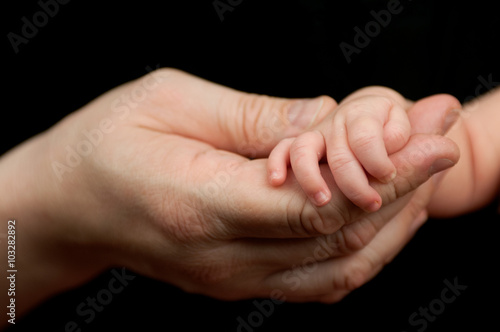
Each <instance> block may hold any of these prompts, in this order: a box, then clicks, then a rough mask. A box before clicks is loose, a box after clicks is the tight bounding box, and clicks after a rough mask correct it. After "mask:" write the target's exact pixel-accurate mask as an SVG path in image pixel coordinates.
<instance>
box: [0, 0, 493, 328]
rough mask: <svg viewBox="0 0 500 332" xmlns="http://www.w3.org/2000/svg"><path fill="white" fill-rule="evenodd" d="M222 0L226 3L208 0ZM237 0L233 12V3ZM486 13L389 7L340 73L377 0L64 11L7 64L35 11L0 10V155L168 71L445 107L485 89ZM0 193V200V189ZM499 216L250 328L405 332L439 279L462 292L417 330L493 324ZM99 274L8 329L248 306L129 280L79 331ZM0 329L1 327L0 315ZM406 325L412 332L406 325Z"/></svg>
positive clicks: (299, 92)
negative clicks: (376, 92) (13, 37)
mask: <svg viewBox="0 0 500 332" xmlns="http://www.w3.org/2000/svg"><path fill="white" fill-rule="evenodd" d="M223 2H226V1H223ZM232 2H233V3H238V1H235V0H234V1H232ZM491 3H495V2H488V3H487V2H484V3H482V2H480V1H474V2H467V3H459V2H457V1H424V0H413V1H410V0H406V1H404V0H401V5H402V6H403V11H402V13H400V14H397V15H393V16H392V18H391V22H390V24H389V25H388V26H387V27H385V28H382V29H381V31H380V33H379V34H378V35H377V36H375V37H373V38H371V41H370V43H369V45H368V46H367V47H365V48H362V49H361V52H360V53H359V54H353V55H352V59H351V60H352V61H351V63H347V61H346V59H345V57H344V56H343V54H342V52H341V49H340V47H339V44H340V43H341V42H347V43H349V44H351V45H352V44H353V40H354V35H355V31H354V27H356V26H358V27H360V28H361V29H364V27H365V25H366V24H367V23H368V22H370V21H372V20H373V17H372V16H371V14H370V11H371V10H375V11H379V10H382V9H386V8H387V2H386V1H376V0H373V1H368V0H365V1H342V2H341V1H326V0H323V1H321V0H311V1H307V0H290V1H264V0H243V1H242V2H241V4H239V5H237V6H235V7H234V9H233V10H232V11H228V12H225V13H224V20H223V21H221V19H220V17H219V15H218V14H217V12H216V10H215V9H214V6H213V1H212V0H208V1H181V0H177V1H140V2H139V1H136V2H126V1H106V2H104V1H89V0H87V1H76V0H73V1H70V2H69V3H68V4H65V5H60V8H59V11H58V13H57V14H56V15H55V16H54V17H53V18H50V19H49V20H48V23H47V24H46V25H44V26H43V27H41V28H39V31H38V33H37V34H36V36H34V37H33V38H31V39H29V41H28V43H27V44H22V45H20V46H19V52H18V53H17V54H16V53H15V52H14V50H13V48H12V45H11V44H10V42H9V40H8V38H7V34H8V33H9V32H14V33H16V34H21V28H22V25H23V22H22V20H21V18H22V17H23V16H25V17H27V18H28V19H29V20H30V21H32V17H33V15H34V14H35V13H36V12H38V11H40V6H39V4H37V1H15V2H14V1H10V2H8V3H4V4H3V5H2V6H3V8H2V16H3V18H2V21H3V22H4V24H5V26H4V27H3V29H4V36H5V37H4V39H3V40H4V42H3V46H4V48H3V51H2V52H3V54H4V55H5V56H4V70H3V74H4V75H2V76H3V81H4V82H5V83H6V84H5V87H4V88H3V100H4V101H7V102H6V103H5V102H4V103H2V104H3V105H4V106H3V107H2V120H1V121H2V122H1V123H2V134H1V135H2V136H1V144H2V145H1V150H0V151H1V153H3V152H5V151H6V150H7V149H9V148H11V147H13V146H15V145H17V144H19V143H20V142H22V141H23V140H25V139H27V138H29V137H30V136H33V135H35V134H37V133H39V132H41V131H43V130H45V129H47V128H49V127H50V126H52V125H53V124H55V123H56V122H57V121H58V120H60V119H61V118H62V117H64V116H65V115H67V114H69V113H70V112H72V111H74V110H77V109H78V108H80V107H81V106H83V105H85V104H86V103H87V102H89V101H90V100H92V99H94V98H95V97H97V96H99V95H100V94H102V93H104V92H106V91H107V90H109V89H111V88H113V87H115V86H116V85H119V84H121V83H124V82H126V81H129V80H131V79H134V78H137V77H139V76H142V75H144V74H146V72H147V69H146V67H148V66H149V67H156V66H157V65H159V66H161V67H175V68H179V69H182V70H185V71H188V72H190V73H192V74H195V75H198V76H201V77H203V78H206V79H208V80H211V81H214V82H217V83H220V84H223V85H227V86H231V87H233V88H235V89H239V90H244V91H248V92H254V93H261V94H268V95H275V96H282V97H313V96H317V95H320V94H327V95H330V96H332V97H333V98H335V99H337V100H340V99H341V98H343V97H344V96H346V95H347V94H349V93H350V92H352V91H354V90H356V89H358V88H361V87H364V86H367V85H373V84H377V85H384V86H388V87H391V88H393V89H395V90H397V91H399V92H401V93H402V94H403V95H404V96H406V97H407V98H410V99H419V98H422V97H425V96H427V95H430V94H435V93H450V94H453V95H455V96H456V97H457V98H458V99H459V100H460V101H465V100H467V99H468V98H471V97H474V96H476V95H477V92H476V91H479V92H480V93H483V92H486V90H487V88H488V87H482V88H480V89H479V90H478V89H477V87H478V86H480V85H481V78H483V79H485V80H487V79H488V77H489V76H490V75H491V77H492V80H493V81H495V82H496V81H500V65H499V49H500V47H499V42H500V38H499V37H500V26H499V20H498V11H496V10H495V9H494V7H493V5H492V4H491ZM4 194H5V193H4ZM498 231H499V226H498V215H496V212H495V207H494V205H492V206H490V207H487V208H485V209H483V210H481V211H478V212H477V213H473V214H470V215H466V216H463V217H460V218H454V219H451V220H429V222H428V223H427V224H426V225H425V226H424V227H423V228H422V229H421V230H420V231H419V232H418V234H417V235H416V237H415V238H414V239H413V241H412V242H410V244H409V245H408V246H407V247H406V248H405V249H404V250H403V251H402V253H401V254H400V255H399V256H398V257H397V258H396V259H395V260H394V261H393V262H392V263H390V264H389V265H388V266H387V267H386V268H385V269H384V270H383V271H382V272H381V273H380V274H379V275H378V276H377V277H376V278H375V279H373V280H372V281H371V282H369V283H368V284H367V285H365V286H363V287H362V288H360V289H359V290H356V291H354V292H353V293H352V294H351V295H349V296H348V297H347V298H345V300H343V301H342V302H340V303H338V304H333V305H324V304H316V303H309V304H288V303H286V304H281V305H279V306H276V307H275V310H274V313H273V314H272V315H271V316H270V317H269V318H265V319H264V321H263V323H262V324H261V326H259V327H257V328H254V330H255V331H271V330H273V331H274V330H277V331H287V330H293V331H295V330H308V331H309V330H310V331H372V330H374V331H416V330H417V329H416V327H414V326H411V325H410V324H409V322H408V318H409V316H410V315H411V314H412V313H413V312H415V311H417V310H418V309H419V307H420V306H428V304H429V302H430V301H431V300H433V299H436V298H439V297H440V294H441V290H442V289H443V288H444V287H445V285H444V284H443V280H444V279H448V280H450V281H452V280H453V279H454V278H458V281H459V283H460V284H465V285H467V286H468V288H467V289H466V290H465V291H463V292H462V294H461V295H460V296H459V297H457V299H456V300H455V301H454V302H453V303H451V304H447V305H446V307H445V310H444V313H443V314H441V315H440V316H438V317H437V319H436V320H435V321H434V322H430V323H429V324H428V327H427V329H426V331H454V330H456V329H458V328H465V330H475V331H486V330H488V331H489V330H492V329H497V328H498V321H497V318H496V316H497V313H498V309H499V306H498V295H499V292H498V280H499V278H498V273H497V272H495V267H496V266H497V265H498V249H497V243H498V237H497V234H498ZM111 277H112V275H111V274H110V272H109V271H107V272H105V273H103V274H102V275H101V276H100V277H99V278H97V279H95V280H93V281H92V282H90V283H89V284H87V285H84V286H82V287H81V288H80V289H77V290H74V291H71V292H68V293H66V294H61V295H58V296H56V297H54V298H53V299H51V300H49V301H48V302H46V303H45V304H44V305H42V306H41V307H39V308H37V309H36V310H34V311H33V312H32V313H31V314H29V315H28V316H26V317H25V318H24V319H22V320H20V321H18V323H17V324H16V328H17V329H20V330H30V331H31V330H34V329H37V330H38V329H41V330H44V331H49V330H50V331H64V326H65V324H66V322H68V321H71V320H74V321H76V322H78V323H79V324H80V327H81V328H82V331H96V330H104V329H106V330H113V331H122V330H144V331H152V330H162V331H163V330H164V331H171V330H174V331H175V330H182V331H190V330H202V329H211V330H217V331H235V330H236V329H237V326H238V322H237V320H236V319H237V317H238V316H241V317H242V318H243V319H244V320H246V319H247V317H248V315H249V314H250V313H251V312H253V311H255V310H256V307H255V306H254V304H253V303H252V300H248V301H239V302H221V301H217V300H213V299H210V298H206V297H204V296H198V295H189V294H185V293H183V292H182V291H180V290H178V289H176V288H175V287H172V286H170V285H167V284H163V283H160V282H157V281H155V280H150V279H148V278H145V277H142V276H137V277H136V278H135V279H134V280H133V281H131V282H130V285H129V286H127V287H126V288H125V289H124V290H123V292H122V293H120V294H118V295H116V296H115V297H114V298H113V301H112V302H111V303H110V304H109V305H108V306H106V307H105V308H104V310H103V311H102V312H101V313H98V314H97V316H96V318H95V319H94V320H93V321H92V322H90V323H85V322H84V321H83V318H82V317H81V316H79V315H78V314H77V313H76V311H75V309H76V307H77V306H78V305H79V304H80V303H81V302H83V301H85V299H86V298H87V296H95V295H96V293H97V292H98V291H99V290H101V289H102V288H105V287H107V284H108V281H109V280H110V278H111ZM2 319H5V317H4V318H2ZM419 327H421V326H419Z"/></svg>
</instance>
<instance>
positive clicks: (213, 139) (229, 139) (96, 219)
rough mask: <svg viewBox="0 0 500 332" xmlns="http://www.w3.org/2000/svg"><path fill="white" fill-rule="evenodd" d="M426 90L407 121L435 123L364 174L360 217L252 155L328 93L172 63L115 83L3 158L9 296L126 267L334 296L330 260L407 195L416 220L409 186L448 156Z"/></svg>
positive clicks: (303, 124)
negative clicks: (13, 270)
mask: <svg viewBox="0 0 500 332" xmlns="http://www.w3.org/2000/svg"><path fill="white" fill-rule="evenodd" d="M391 93H392V92H391ZM430 101H431V102H430V104H432V105H434V106H436V105H437V106H436V108H435V109H434V110H433V112H434V113H433V114H430V113H429V112H427V113H425V112H424V111H425V109H427V108H428V107H423V108H422V109H421V110H420V111H421V112H422V114H421V115H419V116H418V118H430V119H431V120H432V121H429V122H428V123H427V124H426V126H425V128H426V129H425V133H430V132H432V133H433V134H432V135H431V134H424V135H422V134H415V135H414V136H412V138H411V139H410V141H409V143H408V144H407V145H406V146H405V147H404V148H403V149H402V150H400V151H398V152H396V153H394V154H393V155H392V156H391V159H392V161H393V162H394V164H395V165H396V166H397V169H398V173H399V175H398V177H397V178H396V179H395V180H394V181H393V182H391V183H389V184H386V185H381V184H374V185H375V187H376V189H377V190H378V191H379V193H380V195H381V197H382V198H383V207H382V208H381V209H380V210H379V211H378V212H377V213H375V214H370V215H368V214H366V213H365V212H363V211H361V210H359V209H358V208H356V207H355V206H354V205H352V204H351V203H350V202H349V201H348V200H347V199H346V198H345V197H343V196H342V195H341V194H340V191H338V189H337V188H336V186H335V183H334V181H333V180H332V178H331V176H329V174H328V172H326V169H325V172H324V176H325V178H327V180H328V184H329V186H330V189H331V190H332V193H333V196H334V199H332V202H331V203H330V204H328V205H327V206H324V207H321V208H316V207H314V206H312V205H311V204H310V203H309V201H308V199H307V197H306V196H305V195H304V194H303V193H302V190H301V189H300V187H299V186H298V184H297V183H296V181H295V179H294V178H293V175H292V176H290V178H289V179H288V180H287V182H286V183H285V185H283V186H282V187H280V188H272V187H270V186H269V185H268V184H267V180H266V167H265V163H266V160H265V159H255V158H258V157H265V156H266V155H267V154H268V153H269V151H270V150H271V149H272V147H274V145H275V144H276V143H277V142H278V141H279V140H281V139H282V138H284V137H288V136H293V135H297V134H298V133H300V132H301V131H303V130H304V129H306V128H307V127H309V126H311V125H312V124H315V123H317V122H318V121H320V120H321V119H322V118H323V117H324V116H325V115H326V114H328V112H330V111H332V110H333V109H334V108H335V106H336V103H335V102H334V101H333V100H332V99H331V98H329V97H325V96H323V97H319V98H316V99H313V100H286V99H279V98H271V97H265V96H257V95H250V94H245V93H242V92H238V91H234V90H232V89H229V88H225V87H221V86H218V85H216V84H213V83H210V82H207V81H205V80H202V79H199V78H196V77H193V76H191V75H188V74H185V73H183V72H180V71H177V70H173V69H162V70H159V71H156V72H153V73H151V74H149V75H147V76H145V77H143V78H141V79H139V80H136V81H133V82H130V83H127V84H125V85H123V86H120V87H118V88H116V89H114V90H112V91H110V92H108V93H106V94H104V95H103V96H101V97H100V98H98V99H96V100H95V101H93V102H91V103H90V104H88V105H87V106H85V107H84V108H82V109H81V110H80V111H78V112H75V113H74V114H72V115H70V116H68V117H67V118H65V119H64V120H63V121H61V122H60V123H59V124H57V125H56V126H54V127H53V128H52V129H50V130H49V131H47V132H45V133H43V134H41V135H39V136H37V137H35V138H33V139H31V140H29V141H28V142H26V143H25V144H23V145H21V146H20V147H18V148H16V149H15V150H13V151H11V152H10V153H8V154H7V155H5V156H4V157H2V160H0V175H1V178H0V182H1V183H2V185H4V186H5V188H6V190H9V192H11V196H9V197H8V198H7V199H6V200H5V201H3V202H2V206H1V207H0V213H1V214H2V218H4V219H5V218H13V217H15V218H16V219H17V220H18V222H17V225H18V226H17V231H18V233H19V234H23V236H22V237H20V238H19V240H18V245H19V246H18V247H19V249H18V252H17V254H18V256H19V257H23V261H19V264H18V265H19V269H21V270H23V271H25V273H23V275H20V276H19V277H18V281H17V282H18V285H20V286H19V289H20V293H21V294H19V296H18V297H17V298H18V299H21V300H20V301H19V302H20V303H22V304H24V305H27V307H24V308H23V309H24V310H26V309H27V308H28V307H29V306H30V305H31V306H32V305H35V304H36V303H38V302H40V301H42V300H43V299H45V298H46V297H47V296H49V295H52V294H54V293H56V292H60V291H62V290H65V289H68V288H71V287H75V286H77V285H78V284H81V283H83V282H85V281H87V280H89V279H90V278H91V277H92V276H94V275H96V274H97V273H99V272H101V271H102V270H104V269H105V268H109V267H111V266H125V267H127V268H130V269H132V270H134V271H137V272H138V273H141V274H143V275H146V276H149V277H152V278H156V279H160V280H163V281H166V282H169V283H172V284H174V285H177V286H179V287H181V288H182V289H184V290H186V291H190V292H197V293H203V294H206V295H209V296H213V297H216V298H223V299H240V298H246V297H255V296H269V295H271V292H272V291H273V290H275V289H279V290H282V292H283V295H284V296H286V298H287V299H288V300H292V301H306V300H307V301H313V300H325V297H327V300H331V299H329V298H328V296H332V295H331V294H332V291H340V288H341V286H338V283H337V284H336V283H335V280H336V278H339V276H340V275H342V273H339V271H338V270H336V268H334V267H331V266H332V264H336V263H335V262H336V261H337V259H333V260H331V259H330V258H331V257H338V256H343V255H345V254H347V253H352V252H354V251H357V250H360V249H362V248H364V247H365V246H366V245H367V244H368V243H370V240H371V239H372V238H373V237H374V236H375V235H376V234H377V232H378V231H379V230H380V229H382V227H383V226H384V225H385V224H386V223H387V222H388V221H389V220H391V219H392V218H394V217H395V216H396V214H397V213H398V212H399V211H402V210H403V209H404V207H405V206H407V207H406V208H405V209H404V210H403V212H401V214H400V216H399V217H400V218H402V219H405V220H406V219H413V218H414V214H415V213H414V212H415V211H418V212H420V211H419V210H420V208H422V207H423V206H424V205H425V204H423V201H425V199H421V200H418V199H417V198H413V200H411V197H410V196H409V195H406V194H407V193H409V192H411V191H413V189H415V188H417V187H418V186H419V185H421V184H422V183H424V182H425V181H426V180H427V179H428V178H429V177H430V176H431V174H432V173H433V172H436V171H439V170H442V169H444V168H447V167H451V166H452V165H453V163H455V162H456V161H457V159H458V151H457V149H456V146H455V145H454V143H453V142H452V141H450V140H449V139H446V138H444V137H442V136H440V135H436V134H435V133H441V132H442V128H443V126H444V125H443V121H444V120H443V119H444V115H445V114H447V113H449V110H450V109H452V108H456V107H457V105H456V103H455V101H454V100H451V99H450V98H447V97H444V96H438V97H434V99H430ZM426 102H427V103H429V100H424V101H422V102H421V103H420V104H419V103H417V104H415V106H413V108H412V110H413V111H412V110H410V111H409V112H410V114H413V113H414V114H417V113H418V112H417V111H418V110H419V108H418V107H417V105H424V106H425V103H426ZM428 105H429V104H428ZM428 105H427V106H428ZM424 113H425V114H424ZM436 114H437V115H436ZM416 117H417V116H412V118H416ZM417 127H418V126H417ZM249 158H254V159H249ZM443 159H445V160H449V162H443ZM19 175H22V178H21V179H22V180H21V181H19V180H17V181H16V180H14V179H20V177H19ZM422 196H425V197H427V196H426V195H424V194H422ZM415 197H420V196H415ZM410 200H411V202H414V203H412V205H408V204H409V202H410ZM412 206H415V207H414V208H413V207H412ZM408 211H409V212H408ZM329 234H331V235H329ZM381 234H382V233H381ZM328 235H329V237H328V238H325V236H328ZM325 239H326V240H328V241H329V242H328V248H329V249H328V248H327V249H326V252H327V255H322V256H321V257H320V258H319V259H318V260H317V269H316V270H315V271H314V273H312V274H311V277H310V278H306V279H304V280H302V281H301V282H300V285H297V287H294V285H296V283H295V282H293V281H291V280H292V279H290V278H288V277H287V276H286V275H285V273H286V272H287V271H289V269H290V267H291V266H293V265H299V266H300V265H302V264H304V260H306V259H309V258H310V257H311V255H314V253H315V252H316V248H318V243H321V241H324V240H325ZM404 240H407V238H405V239H404ZM374 243H380V242H375V241H374ZM362 252H363V251H362V250H361V251H360V253H362ZM387 252H391V253H392V252H393V251H391V250H389V251H387ZM384 255H385V254H384V253H383V254H381V257H382V256H384ZM354 257H356V256H354ZM313 258H314V257H313ZM347 262H348V263H346V264H348V265H349V264H354V265H355V264H357V263H356V262H354V263H349V261H347ZM306 263H307V262H306ZM335 266H340V265H335ZM341 266H344V265H341ZM343 269H344V268H343ZM28 271H29V272H28ZM297 272H298V271H292V272H291V273H292V275H290V274H288V276H293V275H294V274H295V273H297ZM343 278H346V280H357V279H355V278H357V275H351V276H346V275H343ZM353 278H354V279H353ZM35 279H36V281H35ZM358 279H359V278H358ZM360 280H361V279H360ZM347 284H349V282H348V283H347ZM354 284H355V285H357V284H356V283H355V282H354ZM337 286H338V288H337ZM348 289H350V286H349V287H347V290H348ZM23 309H21V308H19V311H20V312H22V310H23Z"/></svg>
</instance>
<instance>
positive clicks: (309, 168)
mask: <svg viewBox="0 0 500 332" xmlns="http://www.w3.org/2000/svg"><path fill="white" fill-rule="evenodd" d="M410 130H411V128H410V122H409V120H408V117H407V114H406V111H405V110H404V109H403V107H402V106H401V105H400V104H399V103H398V102H397V101H396V100H393V99H391V98H388V97H386V96H384V97H382V96H375V95H368V96H361V97H358V98H355V99H352V98H351V99H349V100H348V101H347V102H345V103H341V104H339V106H338V107H337V108H336V109H335V110H334V111H333V112H332V113H331V114H330V115H328V116H327V117H326V118H325V119H324V120H323V121H322V122H321V123H319V124H318V125H317V126H316V127H314V128H312V130H311V131H308V132H306V133H303V134H301V135H299V136H297V137H295V138H287V139H284V140H282V141H281V142H280V143H278V145H277V146H276V147H275V148H274V149H273V151H272V152H271V154H270V155H269V160H268V176H269V181H270V183H271V184H272V185H274V186H279V185H281V184H283V182H284V181H285V179H286V175H287V167H288V164H290V165H291V167H292V169H293V172H294V174H295V177H296V178H297V181H298V182H299V184H300V185H301V187H302V188H303V190H304V192H305V193H306V194H307V196H308V197H309V198H310V199H311V201H312V202H313V203H314V204H315V205H317V206H323V205H325V204H327V203H328V202H329V201H330V199H331V192H330V190H329V189H328V186H327V184H326V182H325V180H324V179H323V177H322V176H321V173H320V169H319V164H318V163H319V161H320V160H321V159H322V158H323V157H325V155H326V159H327V161H328V165H329V167H330V170H331V172H332V174H333V177H334V179H335V182H336V183H337V186H338V187H339V189H340V190H341V191H342V193H344V195H345V196H346V197H347V198H348V199H350V200H351V201H352V202H353V203H354V204H356V205H357V206H359V207H360V208H362V209H364V210H366V211H376V210H378V209H379V208H380V206H381V205H382V199H381V197H380V195H379V194H378V193H377V192H376V191H375V189H373V188H372V187H371V186H370V184H369V181H370V176H371V177H373V178H375V179H376V180H378V181H380V182H384V183H385V182H389V181H391V180H392V179H394V178H395V176H396V168H395V166H394V165H393V163H392V162H391V160H390V159H389V155H390V154H392V153H394V152H396V151H398V150H399V149H401V148H402V147H403V146H405V144H406V143H407V141H408V139H409V137H410Z"/></svg>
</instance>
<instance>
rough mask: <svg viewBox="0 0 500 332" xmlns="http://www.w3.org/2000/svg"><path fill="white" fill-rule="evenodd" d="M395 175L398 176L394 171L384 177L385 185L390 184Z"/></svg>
mask: <svg viewBox="0 0 500 332" xmlns="http://www.w3.org/2000/svg"><path fill="white" fill-rule="evenodd" d="M397 174H398V172H397V171H396V170H395V171H394V172H392V173H391V174H389V175H388V176H386V177H385V179H384V182H385V183H388V182H391V181H392V180H394V179H395V178H396V175H397Z"/></svg>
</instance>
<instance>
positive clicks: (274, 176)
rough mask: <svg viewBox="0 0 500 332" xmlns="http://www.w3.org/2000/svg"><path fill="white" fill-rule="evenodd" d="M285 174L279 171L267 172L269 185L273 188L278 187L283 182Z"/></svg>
mask: <svg viewBox="0 0 500 332" xmlns="http://www.w3.org/2000/svg"><path fill="white" fill-rule="evenodd" d="M285 179H286V173H285V172H280V171H279V170H272V171H270V172H269V176H268V180H269V184H271V185H272V186H274V187H277V186H280V185H282V184H283V182H285Z"/></svg>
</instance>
